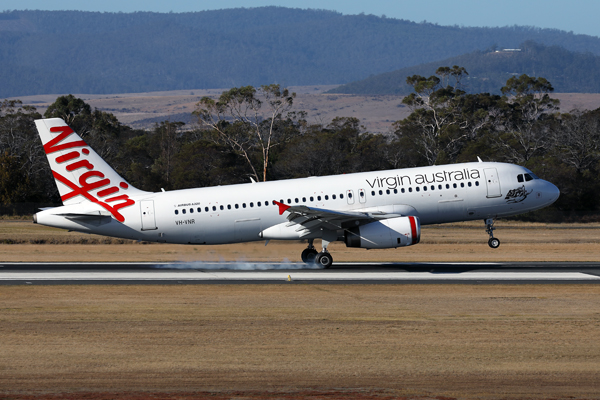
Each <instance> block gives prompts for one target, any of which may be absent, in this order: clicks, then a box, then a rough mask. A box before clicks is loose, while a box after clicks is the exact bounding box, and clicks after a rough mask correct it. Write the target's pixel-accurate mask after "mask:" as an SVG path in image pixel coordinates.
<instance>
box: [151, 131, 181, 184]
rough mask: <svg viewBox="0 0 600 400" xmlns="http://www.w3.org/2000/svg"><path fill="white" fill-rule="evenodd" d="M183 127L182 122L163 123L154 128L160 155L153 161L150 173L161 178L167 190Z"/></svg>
mask: <svg viewBox="0 0 600 400" xmlns="http://www.w3.org/2000/svg"><path fill="white" fill-rule="evenodd" d="M184 125H185V123H183V122H169V121H163V122H161V123H160V124H156V125H155V127H154V135H156V138H157V139H158V143H159V150H160V155H159V157H158V158H157V159H156V160H155V161H154V165H153V166H152V172H154V174H156V175H159V176H162V177H163V179H162V180H163V181H164V184H165V185H166V186H167V187H168V188H171V173H172V171H173V167H174V160H175V158H176V156H177V153H178V152H179V149H180V147H181V143H180V140H179V135H180V129H181V127H182V126H184Z"/></svg>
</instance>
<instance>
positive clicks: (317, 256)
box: [301, 239, 333, 268]
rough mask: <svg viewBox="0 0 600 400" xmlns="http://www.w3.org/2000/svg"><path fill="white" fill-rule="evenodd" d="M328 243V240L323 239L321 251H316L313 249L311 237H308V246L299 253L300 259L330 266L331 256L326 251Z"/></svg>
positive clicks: (322, 265)
mask: <svg viewBox="0 0 600 400" xmlns="http://www.w3.org/2000/svg"><path fill="white" fill-rule="evenodd" d="M328 244H329V243H328V242H326V241H323V251H321V252H320V253H319V252H317V249H315V246H313V239H308V247H307V248H306V249H304V251H303V252H302V255H301V257H302V261H304V262H305V263H307V264H313V263H314V264H317V265H318V266H321V267H323V268H329V267H331V264H333V257H331V254H329V252H328V251H327V245H328Z"/></svg>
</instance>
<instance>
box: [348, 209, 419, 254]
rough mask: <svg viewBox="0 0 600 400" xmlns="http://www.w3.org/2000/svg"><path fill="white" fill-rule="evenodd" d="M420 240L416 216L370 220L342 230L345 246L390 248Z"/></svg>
mask: <svg viewBox="0 0 600 400" xmlns="http://www.w3.org/2000/svg"><path fill="white" fill-rule="evenodd" d="M420 240H421V224H420V223H419V218H418V217H413V216H408V217H397V218H390V219H384V220H381V221H376V222H371V223H368V224H366V225H363V226H358V227H355V228H350V229H347V230H346V231H345V232H344V241H345V242H346V247H360V248H364V249H391V248H396V247H404V246H410V245H413V244H417V243H419V241H420Z"/></svg>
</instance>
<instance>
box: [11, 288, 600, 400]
mask: <svg viewBox="0 0 600 400" xmlns="http://www.w3.org/2000/svg"><path fill="white" fill-rule="evenodd" d="M0 304H1V306H0V338H1V340H0V393H4V395H0V398H2V399H17V398H44V399H45V398H57V397H53V396H49V395H48V393H50V394H52V393H65V392H66V393H71V395H69V396H71V397H66V398H90V399H93V398H117V397H118V396H116V395H114V394H113V393H118V394H119V397H118V398H129V396H127V395H126V394H127V393H130V394H131V392H135V393H137V395H136V396H140V397H136V398H188V397H178V395H177V393H178V392H181V393H183V394H185V393H187V394H186V396H191V397H189V398H193V397H202V398H204V397H209V396H210V397H211V398H237V399H244V398H302V397H310V398H313V399H317V398H322V399H331V398H346V397H356V398H361V396H362V398H437V399H442V398H445V399H450V398H465V399H498V398H503V399H504V398H506V399H523V398H527V399H556V398H598V397H600V395H599V393H600V286H596V285H531V286H493V285H487V286H476V285H473V286H470V285H447V286H445V285H401V286H396V285H373V286H371V285H332V286H328V285H294V284H281V285H264V286H261V285H185V286H25V287H23V286H18V287H17V286H2V287H0ZM207 392H209V393H207ZM210 392H212V393H210ZM73 393H74V394H73ZM83 393H86V394H85V395H84V394H83ZM157 393H158V394H157ZM190 393H191V394H190ZM25 395H27V396H25ZM215 395H219V397H215ZM120 396H123V397H120ZM132 396H133V395H132ZM169 396H171V397H169ZM220 396H223V397H220ZM442 396H443V397H442ZM58 398H65V397H63V395H61V396H59V397H58Z"/></svg>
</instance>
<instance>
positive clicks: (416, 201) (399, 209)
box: [36, 162, 559, 244]
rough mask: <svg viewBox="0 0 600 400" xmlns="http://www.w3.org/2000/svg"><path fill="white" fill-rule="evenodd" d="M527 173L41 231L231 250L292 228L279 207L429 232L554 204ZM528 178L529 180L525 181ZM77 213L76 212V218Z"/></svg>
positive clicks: (154, 211) (175, 210)
mask: <svg viewBox="0 0 600 400" xmlns="http://www.w3.org/2000/svg"><path fill="white" fill-rule="evenodd" d="M528 172H529V171H528V170H527V169H525V168H523V167H520V166H517V165H513V164H504V163H490V162H475V163H464V164H453V165H442V166H431V167H420V168H410V169H398V170H388V171H376V172H363V173H355V174H347V175H336V176H325V177H311V178H302V179H291V180H282V181H272V182H261V183H247V184H240V185H231V186H218V187H208V188H198V189H185V190H175V191H170V192H159V193H145V194H143V195H136V196H131V197H130V198H131V199H132V200H134V204H133V205H130V206H127V207H124V208H122V209H120V213H121V214H122V216H123V217H124V221H123V222H119V221H117V220H116V219H114V218H112V217H111V216H110V215H109V216H106V217H104V218H100V219H98V218H90V219H89V220H86V219H85V218H84V219H81V218H70V217H69V213H70V212H79V211H81V209H82V208H85V211H86V212H88V211H89V210H90V209H94V207H96V208H97V209H98V210H100V211H104V210H102V209H101V207H100V206H98V205H97V204H94V203H89V202H88V203H85V204H75V205H69V206H63V207H57V208H52V209H49V210H45V211H41V212H39V213H38V214H37V215H36V221H37V222H38V223H40V224H44V225H50V226H55V227H60V228H65V229H70V230H75V231H80V232H88V233H97V234H101V235H106V236H113V237H121V238H128V239H136V240H145V241H158V242H168V243H184V244H225V243H237V242H248V241H255V240H261V238H260V236H259V234H260V232H261V231H263V230H265V229H267V228H269V227H271V226H274V225H277V224H281V223H283V222H286V215H285V213H284V214H283V215H280V213H279V207H278V206H277V205H275V204H274V203H273V201H274V200H276V201H278V202H281V203H284V204H286V205H288V204H289V205H292V206H296V205H305V206H308V207H313V208H319V209H326V210H337V211H382V212H386V213H391V214H399V215H413V216H418V217H419V219H420V222H421V224H422V225H427V224H439V223H446V222H455V221H468V220H476V219H487V218H496V217H506V216H511V215H517V214H521V213H524V212H527V211H531V210H536V209H539V208H542V207H545V206H547V205H549V204H552V203H553V202H554V201H555V200H556V199H557V198H558V195H559V191H558V189H557V188H556V186H554V185H553V184H552V183H550V182H547V181H544V180H542V179H537V178H536V179H530V180H527V181H525V180H523V179H522V176H523V174H527V173H528ZM519 175H521V178H518V176H519ZM71 210H75V211H71Z"/></svg>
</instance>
